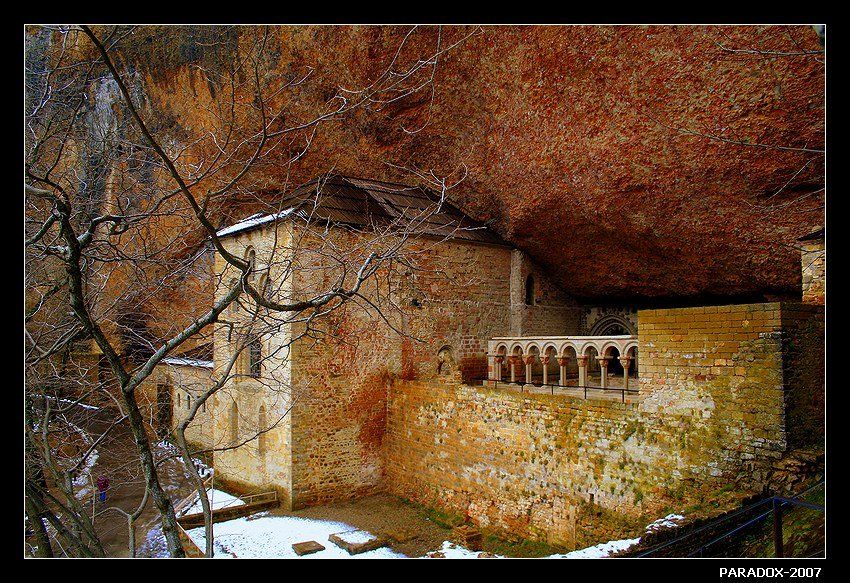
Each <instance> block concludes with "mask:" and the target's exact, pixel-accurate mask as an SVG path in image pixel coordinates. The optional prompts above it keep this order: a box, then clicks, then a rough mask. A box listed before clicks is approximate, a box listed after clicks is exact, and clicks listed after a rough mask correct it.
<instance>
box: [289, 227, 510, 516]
mask: <svg viewBox="0 0 850 583" xmlns="http://www.w3.org/2000/svg"><path fill="white" fill-rule="evenodd" d="M349 236H350V237H351V238H352V240H351V241H347V240H346V237H349ZM336 237H337V241H336V243H337V244H338V245H345V246H348V247H352V246H354V245H356V244H357V240H356V238H357V236H356V235H354V234H352V235H344V234H343V233H337V234H336ZM315 243H316V244H319V243H320V242H319V241H316V242H315ZM310 244H311V243H310V242H307V245H308V246H309V245H310ZM417 245H418V247H417ZM413 248H414V249H418V251H416V268H415V269H411V268H406V267H403V266H393V267H392V268H391V269H390V270H389V271H387V272H381V273H380V274H378V276H377V278H376V280H375V281H374V282H369V283H368V284H367V285H366V287H365V288H364V294H365V295H366V296H367V297H369V298H371V299H373V301H375V303H376V304H378V305H380V306H381V308H382V312H383V314H384V316H385V317H386V318H387V319H388V320H389V321H388V322H382V320H381V317H380V316H378V315H377V314H376V313H375V312H374V311H367V310H365V309H363V308H362V307H360V306H356V305H355V304H350V305H347V306H346V307H344V308H342V309H340V310H338V311H337V312H335V313H332V314H329V315H328V316H327V317H326V318H324V319H323V320H322V321H321V322H316V323H315V326H316V329H317V330H318V332H317V333H316V334H314V336H315V339H314V340H313V339H308V338H304V339H303V340H302V341H300V342H298V343H297V344H296V345H295V346H294V347H293V354H292V360H293V383H294V384H295V385H297V386H301V385H303V386H304V387H305V390H304V391H303V392H302V393H301V394H300V396H299V397H298V399H297V401H296V403H295V407H294V408H293V411H292V472H293V504H294V505H295V506H296V507H297V506H303V505H312V504H319V503H322V502H327V501H330V500H338V499H344V498H351V497H355V496H360V495H363V494H368V493H372V492H375V491H378V490H380V489H382V488H383V483H384V445H383V443H384V435H385V430H386V394H387V386H388V385H389V384H390V383H391V382H392V380H393V379H399V378H407V379H412V378H435V377H450V378H467V379H469V380H471V379H474V378H481V377H483V376H485V375H486V364H487V361H486V356H485V354H486V339H488V338H490V337H491V336H493V335H498V334H504V333H506V332H507V330H508V326H509V320H508V319H509V314H510V294H509V289H510V280H509V277H508V276H509V270H510V250H509V249H508V248H505V247H498V246H487V245H472V244H467V243H459V242H458V243H441V244H439V245H438V246H435V245H434V243H433V242H432V241H422V242H420V243H418V244H413ZM305 260H306V259H305ZM306 261H309V260H306ZM323 271H324V270H319V269H311V270H309V271H308V270H301V271H299V272H297V273H296V277H295V283H294V285H295V288H296V289H297V290H301V291H302V292H304V293H306V292H307V291H308V290H311V289H312V290H316V289H319V288H321V286H322V285H324V284H325V281H324V280H325V279H326V275H327V274H324V273H323ZM378 298H381V301H379V300H378ZM393 327H394V328H396V330H398V332H396V331H394V330H393V329H392V328H393ZM296 333H297V332H296ZM441 353H442V354H441Z"/></svg>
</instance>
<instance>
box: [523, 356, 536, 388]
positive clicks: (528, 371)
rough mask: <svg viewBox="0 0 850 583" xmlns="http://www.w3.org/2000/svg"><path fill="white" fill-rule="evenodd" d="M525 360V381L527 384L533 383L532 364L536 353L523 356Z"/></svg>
mask: <svg viewBox="0 0 850 583" xmlns="http://www.w3.org/2000/svg"><path fill="white" fill-rule="evenodd" d="M522 360H523V362H524V363H525V382H526V384H529V385H530V384H531V365H532V364H534V355H533V354H527V355H525V356H524V357H523V359H522Z"/></svg>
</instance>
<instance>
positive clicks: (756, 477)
mask: <svg viewBox="0 0 850 583" xmlns="http://www.w3.org/2000/svg"><path fill="white" fill-rule="evenodd" d="M802 312H803V313H802V315H801V309H800V306H799V305H786V304H753V305H743V306H721V307H709V308H683V309H671V310H645V311H641V312H639V319H640V329H641V334H640V347H639V350H640V353H641V355H642V359H641V362H640V378H641V391H642V398H641V399H639V400H638V401H637V402H634V403H617V402H611V401H602V400H593V399H587V400H584V399H581V398H575V397H569V396H552V395H545V394H527V393H515V392H509V391H504V390H493V389H488V388H484V387H471V386H468V385H464V384H461V383H442V384H440V385H436V384H435V383H427V382H417V381H403V382H397V383H394V384H393V385H392V388H391V389H390V398H389V403H388V419H387V437H386V452H387V453H386V456H387V470H386V472H387V478H386V484H387V488H388V489H389V490H390V491H391V492H394V493H396V494H398V495H401V496H404V497H408V498H412V499H414V500H417V501H419V502H422V503H424V504H428V505H432V506H438V507H442V508H446V509H448V510H451V511H454V512H457V513H459V514H461V515H464V516H466V517H467V518H469V519H470V520H472V521H473V522H475V523H476V524H479V525H480V526H482V527H487V528H492V529H494V530H497V531H503V532H506V533H511V534H515V535H520V536H525V537H532V538H544V539H548V540H549V541H551V542H557V543H561V544H566V545H580V544H584V543H589V542H594V541H598V540H600V539H604V538H605V537H606V536H613V538H617V537H620V538H621V537H622V536H624V535H625V534H628V532H629V528H630V527H631V526H633V525H634V524H639V523H641V521H643V520H645V519H646V518H649V519H654V518H657V516H655V514H654V513H658V512H662V511H665V509H669V508H674V509H676V504H678V505H681V504H683V503H684V502H683V501H685V500H693V499H695V498H697V497H698V495H699V493H700V492H704V491H706V490H711V489H716V488H721V487H723V486H724V485H727V484H730V483H735V484H736V485H737V487H738V488H739V489H742V490H744V491H747V490H749V491H757V490H759V489H760V488H761V487H762V486H763V485H764V484H765V483H766V481H767V479H768V475H769V472H770V469H771V466H772V465H773V463H774V462H775V461H776V460H777V459H778V458H780V457H781V456H782V455H783V453H784V452H785V451H786V450H787V449H788V447H789V435H792V434H795V433H800V434H805V433H815V434H816V435H817V433H816V432H817V431H818V419H817V415H816V414H813V413H814V411H815V410H816V409H817V407H807V408H806V407H804V409H805V410H806V411H807V412H808V413H809V415H800V414H799V413H798V411H797V409H796V405H795V403H794V401H792V400H789V398H788V396H789V395H791V394H792V393H794V392H795V391H796V392H797V393H798V394H806V395H811V396H812V397H813V398H814V399H816V398H817V397H816V395H817V393H818V392H822V389H823V386H822V377H821V381H820V384H818V379H817V378H816V375H814V377H812V376H809V377H807V378H793V379H792V378H790V377H788V375H787V372H786V366H785V365H784V363H785V362H786V361H787V360H788V358H789V356H788V353H789V350H788V342H787V339H788V338H789V337H795V336H797V335H798V333H797V332H796V331H795V329H797V328H801V327H802V326H800V325H799V324H793V325H792V324H791V322H792V321H796V322H799V321H801V320H809V319H810V318H814V319H817V313H816V311H812V310H808V311H806V310H802ZM815 327H816V326H815ZM808 337H809V339H810V340H811V339H813V338H815V337H816V333H812V332H811V331H810V332H809V335H808ZM800 400H801V399H798V401H800ZM822 415H823V410H822V408H821V409H820V423H822ZM786 419H788V420H791V419H794V420H796V422H798V423H800V426H798V427H795V428H789V427H788V426H787V424H786ZM819 435H821V436H822V435H823V434H822V426H821V433H820V434H819ZM681 509H682V508H678V510H681ZM638 519H640V520H638Z"/></svg>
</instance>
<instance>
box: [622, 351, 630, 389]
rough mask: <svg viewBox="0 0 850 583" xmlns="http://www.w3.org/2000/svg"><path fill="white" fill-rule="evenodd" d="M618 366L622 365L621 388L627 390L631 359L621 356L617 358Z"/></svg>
mask: <svg viewBox="0 0 850 583" xmlns="http://www.w3.org/2000/svg"><path fill="white" fill-rule="evenodd" d="M619 361H620V364H622V365H623V388H625V389H628V388H629V367H631V365H632V357H630V356H621V357H620V358H619Z"/></svg>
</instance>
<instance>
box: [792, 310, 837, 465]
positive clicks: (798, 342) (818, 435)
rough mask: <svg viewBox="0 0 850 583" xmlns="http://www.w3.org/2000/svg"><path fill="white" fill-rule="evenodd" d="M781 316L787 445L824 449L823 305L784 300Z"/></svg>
mask: <svg viewBox="0 0 850 583" xmlns="http://www.w3.org/2000/svg"><path fill="white" fill-rule="evenodd" d="M781 317H782V333H783V347H782V349H783V355H784V366H783V376H784V385H785V403H786V426H787V432H788V436H787V437H788V446H789V447H791V448H814V449H819V450H823V448H824V440H825V436H826V433H825V425H824V410H825V409H824V408H825V405H826V402H825V388H826V385H825V380H826V379H825V374H824V373H825V370H824V366H825V348H826V346H825V337H824V332H825V329H824V325H825V319H824V307H823V306H822V305H816V304H800V303H783V304H782V311H781Z"/></svg>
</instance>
